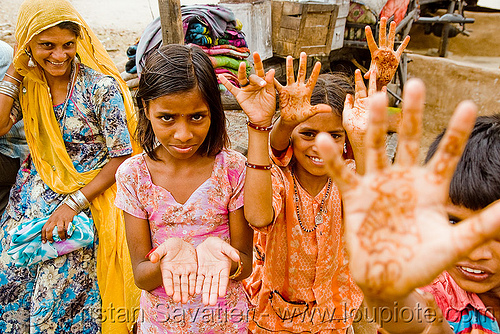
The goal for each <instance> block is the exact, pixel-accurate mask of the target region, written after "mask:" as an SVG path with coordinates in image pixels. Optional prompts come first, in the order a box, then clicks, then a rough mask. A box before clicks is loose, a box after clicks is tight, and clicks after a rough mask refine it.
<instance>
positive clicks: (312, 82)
mask: <svg viewBox="0 0 500 334" xmlns="http://www.w3.org/2000/svg"><path fill="white" fill-rule="evenodd" d="M320 71H321V63H320V62H319V61H318V62H316V63H315V64H314V67H313V70H312V72H311V76H310V77H309V79H308V80H307V84H306V86H307V87H308V88H309V89H310V90H311V94H312V91H313V89H314V86H316V82H317V81H318V76H319V72H320Z"/></svg>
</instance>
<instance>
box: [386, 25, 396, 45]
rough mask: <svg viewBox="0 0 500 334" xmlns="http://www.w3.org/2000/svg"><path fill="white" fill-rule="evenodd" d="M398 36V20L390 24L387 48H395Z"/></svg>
mask: <svg viewBox="0 0 500 334" xmlns="http://www.w3.org/2000/svg"><path fill="white" fill-rule="evenodd" d="M395 38H396V22H394V21H392V22H391V24H390V26H389V36H388V38H387V48H388V49H389V50H392V49H393V48H394V39H395Z"/></svg>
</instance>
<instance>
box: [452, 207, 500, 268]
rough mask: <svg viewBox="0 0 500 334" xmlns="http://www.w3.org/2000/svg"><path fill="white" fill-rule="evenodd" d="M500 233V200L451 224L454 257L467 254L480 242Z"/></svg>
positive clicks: (496, 236) (495, 236)
mask: <svg viewBox="0 0 500 334" xmlns="http://www.w3.org/2000/svg"><path fill="white" fill-rule="evenodd" d="M499 234H500V201H496V202H494V203H493V204H491V205H489V206H488V207H486V209H484V210H483V211H481V212H480V213H479V214H477V215H474V216H473V217H471V218H469V219H466V220H463V221H461V222H460V223H459V224H456V225H453V228H452V234H451V241H452V244H453V247H454V251H455V254H456V258H462V257H464V256H467V255H468V254H470V252H472V251H473V250H474V249H475V248H477V247H478V246H480V245H481V244H483V243H485V242H487V241H489V240H491V239H494V238H498V235H499Z"/></svg>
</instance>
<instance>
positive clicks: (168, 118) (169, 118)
mask: <svg viewBox="0 0 500 334" xmlns="http://www.w3.org/2000/svg"><path fill="white" fill-rule="evenodd" d="M172 119H173V117H172V116H170V115H163V116H162V117H161V120H162V121H165V122H169V121H171V120H172Z"/></svg>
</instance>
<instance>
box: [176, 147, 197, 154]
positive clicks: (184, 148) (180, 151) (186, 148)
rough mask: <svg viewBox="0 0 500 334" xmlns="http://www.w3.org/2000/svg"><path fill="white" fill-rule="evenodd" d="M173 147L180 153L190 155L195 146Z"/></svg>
mask: <svg viewBox="0 0 500 334" xmlns="http://www.w3.org/2000/svg"><path fill="white" fill-rule="evenodd" d="M172 147H173V149H174V150H176V151H177V152H179V153H189V152H191V150H192V149H193V146H172Z"/></svg>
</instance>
